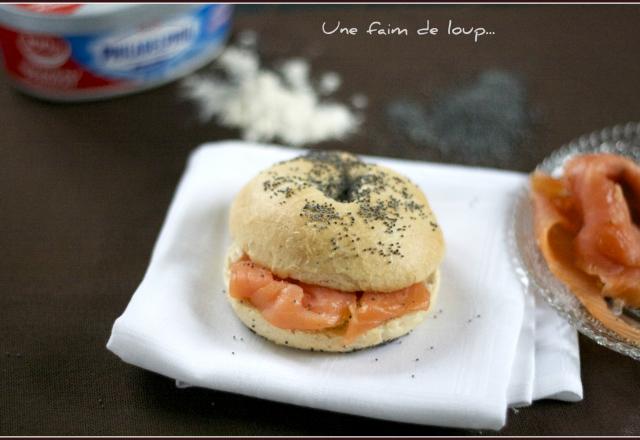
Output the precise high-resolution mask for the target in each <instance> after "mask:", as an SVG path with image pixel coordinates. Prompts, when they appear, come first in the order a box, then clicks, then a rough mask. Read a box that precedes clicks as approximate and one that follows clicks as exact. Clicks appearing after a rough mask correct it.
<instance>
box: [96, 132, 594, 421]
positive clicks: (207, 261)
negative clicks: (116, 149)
mask: <svg viewBox="0 0 640 440" xmlns="http://www.w3.org/2000/svg"><path fill="white" fill-rule="evenodd" d="M300 153H301V151H300V150H291V149H283V148H278V147H274V146H266V145H256V144H247V143H242V142H223V143H216V144H207V145H204V146H202V147H200V148H198V149H197V150H196V151H195V152H194V153H193V154H192V156H191V157H190V159H189V163H188V166H187V170H186V172H185V174H184V176H183V178H182V180H181V182H180V184H179V186H178V189H177V192H176V194H175V197H174V200H173V202H172V204H171V207H170V209H169V213H168V215H167V218H166V220H165V223H164V226H163V228H162V231H161V233H160V236H159V238H158V241H157V243H156V245H155V248H154V250H153V255H152V257H151V262H150V265H149V268H148V270H147V272H146V274H145V276H144V279H143V281H142V283H141V284H140V286H139V287H138V289H137V290H136V292H135V294H134V295H133V297H132V299H131V302H130V303H129V305H128V306H127V309H126V310H125V312H124V314H123V315H122V316H121V317H120V318H118V319H117V320H116V322H115V324H114V327H113V331H112V335H111V338H110V340H109V342H108V344H107V347H108V348H109V350H111V351H112V352H114V353H115V354H117V355H118V356H119V357H120V358H122V359H123V360H124V361H125V362H128V363H131V364H133V365H137V366H139V367H142V368H146V369H148V370H151V371H155V372H157V373H160V374H163V375H165V376H168V377H171V378H174V379H176V381H177V383H178V384H182V385H184V384H190V385H193V386H200V387H206V388H212V389H216V390H223V391H228V392H234V393H239V394H244V395H249V396H255V397H259V398H264V399H271V400H276V401H281V402H288V403H292V404H297V405H302V406H308V407H313V408H321V409H327V410H332V411H339V412H344V413H350V414H358V415H363V416H369V417H375V418H380V419H388V420H395V421H402V422H411V423H420V424H429V425H440V426H450V427H463V428H478V429H499V428H500V427H502V426H503V425H504V423H505V420H506V412H507V407H508V406H509V405H512V406H513V405H518V406H521V405H526V404H529V403H531V401H532V400H533V399H540V398H546V397H549V398H555V399H561V400H569V401H576V400H580V399H581V398H582V384H581V381H580V361H579V354H578V344H577V337H576V333H575V331H574V330H572V329H571V327H569V325H568V324H566V323H565V322H564V321H563V320H562V319H561V318H559V317H558V316H557V315H556V314H555V313H554V312H553V310H551V309H549V308H548V307H547V306H546V304H543V303H542V302H538V301H537V300H535V299H534V298H533V296H532V295H530V294H527V293H526V289H525V287H523V285H522V283H520V281H519V279H518V277H517V275H516V273H515V271H514V268H513V267H512V264H511V261H510V258H511V257H510V255H511V254H510V252H509V245H508V240H507V233H506V230H507V227H508V222H509V221H510V216H511V209H512V201H513V198H514V195H515V193H516V191H517V190H518V189H519V188H520V187H521V186H522V185H523V184H524V182H525V176H524V175H522V174H519V173H513V172H504V171H495V170H487V169H476V168H468V167H461V166H450V165H437V164H427V163H421V162H409V161H399V160H390V159H382V158H366V159H367V160H370V161H374V162H377V163H381V164H385V165H387V166H390V167H392V168H394V169H396V170H397V171H398V172H400V173H403V174H405V175H407V176H408V177H410V178H411V179H412V180H413V181H414V182H416V183H417V184H418V185H420V187H421V188H422V189H423V190H424V191H425V193H426V194H427V196H428V197H429V200H430V202H431V204H432V208H433V210H434V212H435V213H436V215H437V217H438V219H439V222H440V224H441V226H442V229H443V231H444V234H445V240H446V244H447V250H446V257H445V260H444V262H443V264H442V285H441V290H440V293H439V295H438V303H437V304H436V305H435V307H434V308H433V309H432V311H431V312H430V315H429V318H428V319H427V320H426V321H425V322H424V323H423V324H421V325H420V326H419V327H418V328H417V329H416V330H414V331H413V333H412V334H411V335H409V336H407V337H403V338H400V339H399V340H396V341H394V342H392V343H389V344H386V345H383V346H380V347H376V348H373V349H368V350H362V351H358V352H355V353H349V354H326V353H311V352H302V351H297V350H293V349H289V348H285V347H279V346H276V345H274V344H272V343H270V342H267V341H265V340H263V339H262V338H260V337H258V336H256V335H254V334H252V333H251V332H250V331H249V330H248V329H246V328H245V327H244V326H243V325H242V324H241V323H240V321H239V320H238V319H237V318H236V317H235V316H234V315H233V313H232V311H231V308H230V306H229V305H228V304H227V302H226V299H225V295H224V294H223V289H224V286H223V281H222V264H223V256H224V254H225V251H226V248H227V246H228V245H229V244H230V241H231V239H230V237H229V232H228V226H227V216H228V209H229V205H230V202H231V201H232V199H233V197H234V196H235V194H236V193H237V191H238V190H239V189H240V188H241V187H242V185H244V184H245V183H246V182H247V181H248V179H250V178H251V177H253V176H254V175H255V174H257V173H258V172H259V171H260V170H262V169H264V168H266V167H268V166H270V165H271V164H273V163H274V162H276V161H280V160H284V159H288V158H291V157H293V156H295V155H298V154H300Z"/></svg>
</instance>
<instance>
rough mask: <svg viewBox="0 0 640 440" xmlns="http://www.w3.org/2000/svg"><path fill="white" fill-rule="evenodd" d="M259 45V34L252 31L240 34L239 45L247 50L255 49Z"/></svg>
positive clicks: (248, 30) (244, 31) (247, 30)
mask: <svg viewBox="0 0 640 440" xmlns="http://www.w3.org/2000/svg"><path fill="white" fill-rule="evenodd" d="M257 44H258V34H257V33H256V31H254V30H251V29H246V30H243V31H242V32H240V33H239V34H238V45H239V46H242V47H245V48H253V47H256V45H257Z"/></svg>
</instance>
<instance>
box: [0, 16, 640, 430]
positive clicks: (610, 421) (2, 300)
mask: <svg viewBox="0 0 640 440" xmlns="http://www.w3.org/2000/svg"><path fill="white" fill-rule="evenodd" d="M450 18H451V19H454V20H456V22H460V23H462V24H468V25H482V26H485V27H486V28H487V29H490V30H492V31H494V32H495V35H493V36H491V37H486V38H484V39H482V40H481V41H480V42H479V43H474V42H473V41H471V40H469V39H461V38H444V37H443V38H438V39H435V38H434V39H430V38H418V37H415V36H409V37H394V38H385V37H369V36H365V35H360V36H358V37H337V36H327V35H322V33H321V24H322V22H323V21H325V20H326V21H327V22H329V23H331V22H333V23H335V22H336V21H337V20H341V21H342V23H345V24H346V23H349V24H352V25H357V26H359V27H361V28H366V26H367V25H368V23H369V22H371V21H373V20H380V21H382V22H383V23H385V24H386V23H387V22H389V23H391V24H394V25H405V26H407V27H416V26H420V25H422V24H423V23H425V22H426V20H427V19H429V20H430V21H431V23H432V24H438V25H440V26H442V27H445V26H446V24H445V23H446V21H447V20H448V19H450ZM639 23H640V7H638V6H588V7H587V6H518V7H514V6H492V7H484V6H483V7H481V6H465V7H456V6H434V7H426V6H397V7H393V6H385V7H365V6H349V7H339V6H323V7H320V6H297V7H288V8H283V7H278V6H271V7H243V8H241V9H240V10H239V11H238V15H237V17H236V22H235V28H234V29H235V31H236V32H237V31H240V30H242V29H253V30H256V31H257V32H258V33H259V36H260V40H259V41H260V50H261V53H262V54H263V55H264V58H265V60H266V61H267V62H275V61H277V60H278V59H281V58H286V57H292V56H305V57H307V58H308V59H309V60H310V61H311V62H312V66H313V70H314V72H322V71H325V70H332V71H336V72H338V73H339V74H340V75H341V77H342V79H343V87H342V89H341V92H340V93H339V94H338V97H339V98H341V99H345V100H347V99H348V98H349V97H350V96H352V95H353V94H354V93H363V94H365V95H367V96H368V98H369V105H368V107H367V109H366V111H365V115H366V122H365V124H364V126H363V127H362V129H361V131H360V133H359V134H357V135H356V136H353V137H352V138H351V139H349V140H348V141H346V142H329V143H326V144H323V145H322V146H321V147H331V148H342V149H348V150H352V151H355V152H360V153H369V154H377V155H387V156H395V157H406V158H413V159H423V160H440V161H447V162H458V163H467V164H472V165H493V166H497V167H501V168H511V169H516V170H521V171H528V170H530V169H531V168H532V167H534V166H535V164H536V163H537V162H538V161H539V160H541V159H542V158H543V157H544V156H545V155H547V154H548V153H549V152H550V151H552V150H553V149H555V148H557V147H558V146H560V145H561V144H563V143H564V142H566V141H568V140H570V139H572V138H574V137H576V136H578V135H581V134H583V133H587V132H590V131H592V130H595V129H598V128H602V127H605V126H609V125H612V124H615V123H619V122H624V121H627V120H633V119H638V117H639V116H640V99H638V98H639V96H640V94H639V93H638V92H639V87H638V84H639V81H640V36H639V32H640V31H639V27H638V24H639ZM490 69H502V70H503V71H506V72H509V73H510V74H513V75H516V76H518V78H520V79H521V84H522V85H523V87H524V88H525V89H526V91H527V96H528V97H527V109H528V111H529V112H530V116H531V118H530V120H528V121H529V122H527V123H526V126H525V127H524V128H525V130H524V135H523V136H522V137H521V138H518V139H519V140H518V142H517V145H515V146H513V147H512V148H514V149H516V148H517V149H516V150H511V151H508V152H506V153H505V154H504V155H503V156H501V158H502V159H504V158H507V159H508V160H506V161H505V160H502V159H500V158H494V159H491V158H492V157H493V156H491V154H490V153H491V152H490V151H488V150H486V149H485V150H482V149H475V150H470V149H469V148H467V149H466V150H462V149H459V150H455V149H453V150H452V149H444V150H443V149H442V148H440V149H438V148H436V147H434V146H429V145H425V144H422V143H420V142H417V141H416V142H413V141H412V139H414V138H412V137H411V134H410V133H409V134H407V133H406V132H402V130H398V127H395V126H394V125H393V123H391V122H390V116H389V105H390V104H391V103H393V102H394V100H398V99H400V98H408V99H411V100H413V101H419V102H424V103H433V102H434V99H436V98H434V97H435V96H441V94H442V93H443V91H444V92H446V91H447V90H454V89H456V88H457V87H460V84H467V83H469V81H473V79H474V78H476V77H477V75H479V74H480V73H481V72H483V71H487V70H490ZM177 92H178V87H177V86H176V85H175V84H173V85H168V86H165V87H162V88H159V89H157V90H153V91H150V92H147V93H143V94H139V95H136V96H130V97H126V98H122V99H115V100H111V101H105V102H97V103H88V104H82V105H55V104H49V103H44V102H40V101H37V100H34V99H30V98H27V97H25V96H23V95H21V94H18V93H16V92H15V91H14V90H13V89H11V88H10V87H9V86H8V85H7V84H6V83H5V82H4V81H3V82H1V83H0V127H1V129H0V133H1V137H0V164H1V165H2V166H1V169H2V171H1V172H0V189H1V190H0V213H1V214H0V250H1V251H0V255H1V258H0V292H1V294H0V434H25V435H30V434H77V435H86V434H113V435H117V434H119V435H126V434H144V435H161V434H185V435H206V434H219V435H227V434H228V435H252V434H278V435H287V434H295V435H304V434H307V435H337V434H368V435H391V434H416V435H426V434H477V433H479V432H478V431H460V430H447V429H441V428H433V427H426V426H417V425H405V424H397V423H389V422H384V421H379V420H371V419H366V418H360V417H353V416H347V415H341V414H333V413H330V412H324V411H316V410H310V409H305V408H300V407H293V406H290V405H285V404H278V403H272V402H266V401H261V400H257V399H252V398H246V397H241V396H236V395H231V394H226V393H221V392H215V391H208V390H202V389H186V390H180V389H176V388H175V386H174V382H173V381H172V380H170V379H168V378H164V377H160V376H158V375H155V374H152V373H149V372H146V371H143V370H141V369H138V368H135V367H132V366H129V365H126V364H124V363H123V362H121V361H120V360H119V359H117V358H116V357H115V356H114V355H112V354H111V353H110V352H108V351H107V350H106V349H105V343H106V341H107V339H108V336H109V333H110V329H111V325H112V323H113V321H114V320H115V318H116V317H117V316H119V315H120V314H121V313H122V311H123V310H124V308H125V306H126V304H127V302H128V301H129V298H130V297H131V294H132V292H133V291H134V289H135V288H136V286H137V284H138V283H139V282H140V280H141V278H142V276H143V273H144V270H145V268H146V266H147V263H148V259H149V255H150V252H151V249H152V246H153V243H154V241H155V239H156V235H157V233H158V231H159V228H160V226H161V223H162V220H163V217H164V215H165V212H166V209H167V207H168V204H169V202H170V200H171V196H172V194H173V191H174V189H175V185H176V183H177V180H178V178H179V176H180V174H181V173H182V171H183V168H184V165H185V159H186V157H187V155H188V154H189V151H190V150H191V149H193V148H194V147H196V146H197V145H198V144H200V143H202V142H205V141H211V140H219V139H227V138H235V137H237V136H238V133H237V132H236V131H233V130H228V129H223V128H221V127H219V126H217V125H215V124H214V123H209V124H201V123H199V122H198V120H197V118H196V112H195V108H194V107H193V106H192V105H191V104H190V103H188V102H184V101H181V100H180V99H179V98H178V93H177ZM445 94H446V93H445ZM503 129H504V127H503ZM451 148H453V147H451ZM488 158H489V159H488ZM239 172H242V171H241V170H239ZM580 348H581V356H582V377H583V382H584V395H585V398H584V401H582V402H580V403H576V404H567V403H560V402H555V401H542V402H536V403H535V404H534V405H533V406H532V407H530V408H524V409H521V410H520V411H519V412H517V413H516V412H512V411H509V418H508V424H507V426H506V427H505V428H504V429H503V430H502V431H501V432H500V433H501V434H522V435H533V434H636V435H638V434H640V412H639V411H638V408H640V379H639V378H640V363H637V362H634V361H633V360H631V359H629V358H626V357H624V356H621V355H619V354H617V353H614V352H612V351H609V350H607V349H604V348H602V347H599V346H598V345H596V344H595V343H594V342H592V341H591V340H588V339H586V338H584V337H581V339H580ZM380 399H381V400H383V399H384V396H380Z"/></svg>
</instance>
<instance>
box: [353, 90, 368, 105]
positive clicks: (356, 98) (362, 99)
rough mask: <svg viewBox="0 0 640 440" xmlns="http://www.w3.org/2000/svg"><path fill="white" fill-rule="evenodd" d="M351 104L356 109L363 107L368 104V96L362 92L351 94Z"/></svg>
mask: <svg viewBox="0 0 640 440" xmlns="http://www.w3.org/2000/svg"><path fill="white" fill-rule="evenodd" d="M351 105H353V106H354V107H355V108H357V109H364V108H366V107H367V105H369V98H367V96H366V95H363V94H362V93H358V94H357V95H353V96H352V97H351Z"/></svg>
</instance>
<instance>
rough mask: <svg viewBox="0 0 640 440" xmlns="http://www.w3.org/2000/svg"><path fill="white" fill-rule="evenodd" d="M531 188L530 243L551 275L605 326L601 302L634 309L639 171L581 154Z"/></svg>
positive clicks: (639, 302)
mask: <svg viewBox="0 0 640 440" xmlns="http://www.w3.org/2000/svg"><path fill="white" fill-rule="evenodd" d="M531 187H532V198H533V204H534V224H535V233H536V239H537V241H538V245H539V247H540V250H541V251H542V254H543V255H544V257H545V259H546V261H547V263H548V265H549V268H550V270H551V271H552V272H553V273H554V275H556V276H557V277H558V278H559V279H560V280H561V281H563V282H564V283H565V284H566V285H567V286H568V287H569V288H570V289H571V290H572V291H573V292H574V293H575V294H576V295H577V296H578V297H579V299H580V300H581V301H582V302H583V304H585V306H586V307H587V309H589V311H590V312H592V314H594V316H595V315H598V316H596V318H598V319H601V318H604V319H605V320H606V321H613V318H612V316H610V315H609V314H608V313H607V311H606V309H607V307H606V304H605V302H604V300H603V298H604V297H609V298H613V299H618V300H620V301H623V302H624V304H625V306H626V307H631V308H638V307H640V228H639V217H638V216H639V214H640V166H638V165H637V164H636V163H635V162H633V161H632V160H631V159H628V158H625V157H622V156H618V155H614V154H607V153H599V154H584V155H579V156H575V157H573V158H571V159H570V160H569V161H567V162H566V164H565V165H564V169H563V175H562V177H560V178H553V177H551V176H548V175H546V174H543V173H541V172H535V173H534V174H533V175H532V177H531ZM616 319H617V318H616ZM601 320H602V319H601ZM612 325H613V324H612ZM615 325H616V326H618V327H619V326H620V325H621V324H620V323H617V324H615ZM627 330H628V331H630V332H631V333H632V335H633V336H634V338H637V337H640V330H637V329H636V330H629V329H627ZM627 330H625V331H627Z"/></svg>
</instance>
